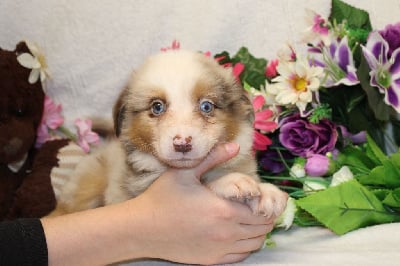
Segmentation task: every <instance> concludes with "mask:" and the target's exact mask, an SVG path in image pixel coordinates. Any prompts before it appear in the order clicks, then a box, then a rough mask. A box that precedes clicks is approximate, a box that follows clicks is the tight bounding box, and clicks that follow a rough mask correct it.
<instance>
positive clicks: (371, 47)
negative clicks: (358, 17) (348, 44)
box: [362, 31, 400, 113]
mask: <svg viewBox="0 0 400 266" xmlns="http://www.w3.org/2000/svg"><path fill="white" fill-rule="evenodd" d="M387 35H389V34H387ZM389 50H390V47H389V43H388V42H387V41H386V40H385V39H384V38H383V37H382V36H381V35H380V34H379V32H377V31H374V32H371V34H370V35H369V36H368V41H367V44H366V46H365V47H364V46H362V51H363V54H364V57H365V59H366V60H367V63H368V65H369V68H370V69H371V71H370V72H369V74H370V76H371V79H370V83H371V86H374V87H378V89H379V92H380V93H382V94H385V97H384V101H385V103H386V104H387V105H390V106H392V107H393V108H394V109H395V110H396V111H397V112H398V113H400V47H399V48H396V49H395V50H394V51H393V52H392V53H391V55H390V56H389Z"/></svg>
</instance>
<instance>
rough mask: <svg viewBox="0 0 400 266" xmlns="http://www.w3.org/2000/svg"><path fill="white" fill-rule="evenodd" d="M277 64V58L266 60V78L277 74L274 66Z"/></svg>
mask: <svg viewBox="0 0 400 266" xmlns="http://www.w3.org/2000/svg"><path fill="white" fill-rule="evenodd" d="M278 64H279V59H274V60H271V61H269V62H268V65H267V68H266V69H265V76H266V77H267V78H270V79H272V78H275V77H276V76H277V75H278V71H277V70H276V67H277V66H278Z"/></svg>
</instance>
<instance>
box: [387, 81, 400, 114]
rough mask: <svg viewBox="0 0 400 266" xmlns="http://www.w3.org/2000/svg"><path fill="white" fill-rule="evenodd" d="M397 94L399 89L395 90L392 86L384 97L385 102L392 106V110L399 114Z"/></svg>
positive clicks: (399, 107)
mask: <svg viewBox="0 0 400 266" xmlns="http://www.w3.org/2000/svg"><path fill="white" fill-rule="evenodd" d="M398 93H399V94H400V88H397V89H395V88H394V87H393V86H390V87H389V88H387V90H386V95H385V102H386V103H387V104H389V105H391V106H393V108H394V109H396V111H397V112H400V104H399V96H400V95H398Z"/></svg>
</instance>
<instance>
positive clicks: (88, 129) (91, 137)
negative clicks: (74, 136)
mask: <svg viewBox="0 0 400 266" xmlns="http://www.w3.org/2000/svg"><path fill="white" fill-rule="evenodd" d="M75 126H76V127H77V128H78V140H77V142H78V145H79V146H81V148H82V149H83V150H84V151H85V152H89V151H90V146H89V144H98V143H99V141H100V138H99V135H98V134H97V133H95V132H93V131H92V121H91V120H90V119H86V120H81V119H79V118H78V119H76V120H75Z"/></svg>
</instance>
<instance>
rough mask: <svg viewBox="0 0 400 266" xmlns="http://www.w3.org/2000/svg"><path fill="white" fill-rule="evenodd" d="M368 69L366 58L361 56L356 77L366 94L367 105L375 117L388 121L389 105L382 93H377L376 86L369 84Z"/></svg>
mask: <svg viewBox="0 0 400 266" xmlns="http://www.w3.org/2000/svg"><path fill="white" fill-rule="evenodd" d="M369 71H370V69H369V66H368V64H367V60H366V59H365V58H364V57H363V56H362V57H361V63H360V66H359V68H358V69H357V77H358V80H359V81H360V84H361V88H362V89H363V90H364V92H365V94H366V95H367V99H368V104H369V107H370V108H371V110H372V111H373V113H374V116H375V118H376V119H377V120H380V121H385V122H386V121H389V118H390V108H391V107H390V106H389V105H387V104H386V103H385V102H384V100H383V95H382V94H381V93H379V90H378V88H375V87H372V86H371V84H370V75H369Z"/></svg>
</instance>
